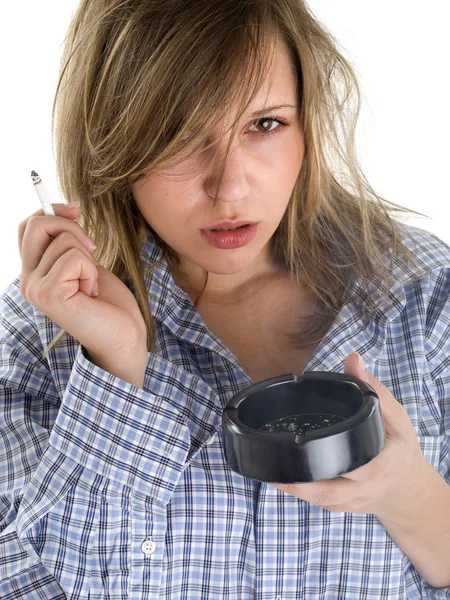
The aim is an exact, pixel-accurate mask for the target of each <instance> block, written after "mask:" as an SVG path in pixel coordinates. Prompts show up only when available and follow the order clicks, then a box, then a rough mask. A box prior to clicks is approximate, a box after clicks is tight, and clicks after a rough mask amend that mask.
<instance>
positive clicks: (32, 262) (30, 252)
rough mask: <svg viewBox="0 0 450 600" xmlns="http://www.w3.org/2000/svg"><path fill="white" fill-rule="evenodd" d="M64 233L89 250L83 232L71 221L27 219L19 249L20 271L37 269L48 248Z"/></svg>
mask: <svg viewBox="0 0 450 600" xmlns="http://www.w3.org/2000/svg"><path fill="white" fill-rule="evenodd" d="M64 231H69V232H71V233H72V234H73V235H74V236H75V237H76V238H77V239H78V240H79V241H80V242H81V244H83V246H85V247H86V248H88V249H89V247H88V246H87V244H86V242H85V238H86V233H85V231H84V230H83V229H82V227H80V225H78V223H75V222H74V221H72V220H71V219H67V218H65V217H60V216H54V217H53V216H52V217H47V216H42V217H39V216H34V217H30V218H29V219H28V222H27V225H26V228H25V231H24V234H23V240H22V248H21V256H22V271H23V272H24V273H25V274H28V273H31V272H32V271H34V270H35V269H36V268H37V266H38V265H39V263H40V261H41V258H42V255H43V254H44V252H45V251H46V249H47V248H48V246H49V245H50V244H51V242H52V241H53V240H54V239H55V238H56V237H57V236H58V235H60V234H61V233H63V232H64ZM90 251H91V250H90ZM91 252H92V251H91Z"/></svg>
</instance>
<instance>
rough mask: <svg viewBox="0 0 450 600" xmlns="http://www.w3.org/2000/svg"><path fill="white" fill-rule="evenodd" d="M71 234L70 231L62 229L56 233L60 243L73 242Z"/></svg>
mask: <svg viewBox="0 0 450 600" xmlns="http://www.w3.org/2000/svg"><path fill="white" fill-rule="evenodd" d="M73 237H74V236H73V234H72V233H71V232H70V231H62V232H61V233H60V234H59V235H58V239H59V242H60V243H65V244H66V243H72V244H73Z"/></svg>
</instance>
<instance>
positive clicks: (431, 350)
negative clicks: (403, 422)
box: [422, 267, 450, 600]
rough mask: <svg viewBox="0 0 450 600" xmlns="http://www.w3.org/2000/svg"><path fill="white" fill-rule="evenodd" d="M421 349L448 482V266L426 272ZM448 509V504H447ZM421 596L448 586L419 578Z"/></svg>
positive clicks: (438, 595) (444, 595)
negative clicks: (440, 585)
mask: <svg viewBox="0 0 450 600" xmlns="http://www.w3.org/2000/svg"><path fill="white" fill-rule="evenodd" d="M425 323H426V326H425V335H424V343H425V352H426V359H427V362H428V366H429V370H430V375H431V379H432V381H433V384H434V392H435V406H436V408H437V409H438V410H439V415H440V426H441V430H440V434H441V435H442V442H441V450H440V457H439V468H438V472H439V473H440V474H441V475H442V477H443V478H444V479H445V480H446V482H447V483H448V484H450V267H448V268H440V269H435V270H433V271H432V272H431V274H430V286H429V298H428V306H427V311H426V321H425ZM449 510H450V507H449ZM422 592H423V598H427V599H429V600H444V599H448V598H450V587H445V588H434V587H432V586H431V585H429V584H428V583H427V582H426V581H423V580H422Z"/></svg>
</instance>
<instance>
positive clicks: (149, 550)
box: [141, 540, 156, 557]
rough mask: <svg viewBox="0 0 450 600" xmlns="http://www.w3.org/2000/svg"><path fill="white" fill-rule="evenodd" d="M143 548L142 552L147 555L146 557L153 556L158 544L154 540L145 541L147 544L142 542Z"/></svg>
mask: <svg viewBox="0 0 450 600" xmlns="http://www.w3.org/2000/svg"><path fill="white" fill-rule="evenodd" d="M141 548H142V552H143V553H144V554H145V556H147V557H148V556H151V555H152V554H153V552H154V551H155V550H156V544H155V542H154V541H153V540H145V542H142V544H141Z"/></svg>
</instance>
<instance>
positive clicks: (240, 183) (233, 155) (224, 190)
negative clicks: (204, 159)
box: [205, 141, 251, 202]
mask: <svg viewBox="0 0 450 600" xmlns="http://www.w3.org/2000/svg"><path fill="white" fill-rule="evenodd" d="M226 146H227V142H226V141H225V142H224V143H223V144H220V147H219V146H218V150H217V151H215V152H214V157H213V159H212V160H211V166H210V169H209V171H208V174H207V176H206V179H205V191H206V193H207V195H208V196H209V197H210V198H214V195H215V193H216V190H217V186H218V185H219V175H220V170H219V169H220V167H221V165H222V162H223V160H224V156H225V149H226ZM246 172H247V171H246V163H245V155H244V151H243V150H242V148H241V147H240V146H239V145H234V146H232V147H231V148H230V152H229V155H228V158H227V161H226V164H225V170H224V172H223V179H222V182H221V184H220V189H219V190H217V196H218V197H219V198H220V200H222V201H224V202H238V201H240V200H245V198H247V197H248V196H249V195H250V191H251V188H250V184H249V182H248V179H247V176H246Z"/></svg>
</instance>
